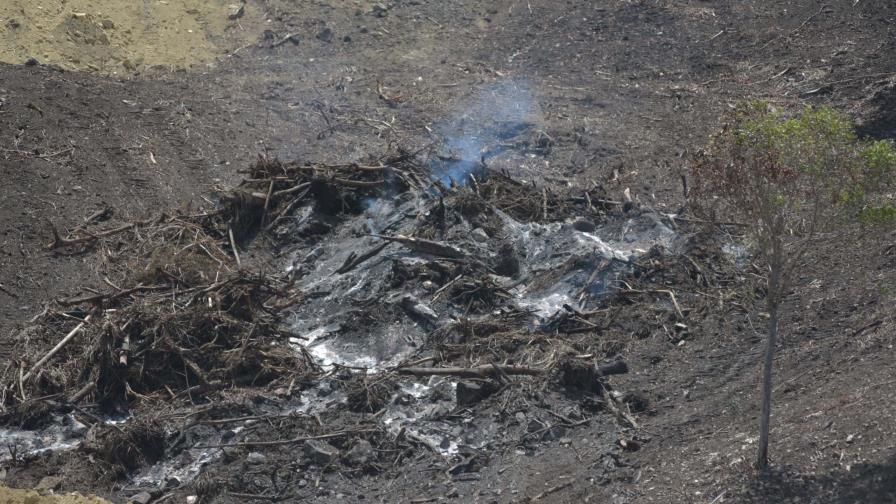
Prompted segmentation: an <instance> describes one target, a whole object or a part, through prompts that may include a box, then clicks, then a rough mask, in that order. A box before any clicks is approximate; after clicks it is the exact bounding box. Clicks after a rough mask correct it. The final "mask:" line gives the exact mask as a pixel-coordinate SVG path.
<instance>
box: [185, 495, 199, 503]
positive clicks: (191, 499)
mask: <svg viewBox="0 0 896 504" xmlns="http://www.w3.org/2000/svg"><path fill="white" fill-rule="evenodd" d="M198 500H199V497H197V496H195V495H188V496H187V504H196V501H198Z"/></svg>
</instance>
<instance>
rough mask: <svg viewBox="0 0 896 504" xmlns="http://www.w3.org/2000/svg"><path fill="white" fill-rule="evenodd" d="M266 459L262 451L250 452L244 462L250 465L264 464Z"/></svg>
mask: <svg viewBox="0 0 896 504" xmlns="http://www.w3.org/2000/svg"><path fill="white" fill-rule="evenodd" d="M267 460H268V458H267V457H265V456H264V454H262V453H258V452H252V453H250V454H249V455H248V456H247V457H246V462H248V463H249V464H252V465H258V464H264V463H265V462H266V461H267Z"/></svg>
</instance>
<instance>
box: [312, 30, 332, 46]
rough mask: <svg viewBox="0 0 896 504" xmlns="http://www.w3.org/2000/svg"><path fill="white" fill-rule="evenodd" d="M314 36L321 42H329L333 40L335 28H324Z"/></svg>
mask: <svg viewBox="0 0 896 504" xmlns="http://www.w3.org/2000/svg"><path fill="white" fill-rule="evenodd" d="M314 38H316V39H317V40H320V41H321V42H326V43H328V44H329V43H330V42H332V41H333V30H331V29H330V28H324V29H323V30H321V31H320V32H318V34H317V35H315V36H314Z"/></svg>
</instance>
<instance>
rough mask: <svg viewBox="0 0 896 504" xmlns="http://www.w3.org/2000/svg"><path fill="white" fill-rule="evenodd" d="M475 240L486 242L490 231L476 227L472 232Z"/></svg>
mask: <svg viewBox="0 0 896 504" xmlns="http://www.w3.org/2000/svg"><path fill="white" fill-rule="evenodd" d="M470 234H471V236H472V237H473V239H474V240H476V241H477V242H479V243H485V242H487V241H488V233H486V232H485V230H484V229H482V228H476V229H474V230H473V232H472V233H470Z"/></svg>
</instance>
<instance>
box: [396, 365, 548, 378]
mask: <svg viewBox="0 0 896 504" xmlns="http://www.w3.org/2000/svg"><path fill="white" fill-rule="evenodd" d="M545 371H546V370H545V369H539V368H530V367H525V366H511V365H506V364H486V365H482V366H476V367H470V368H462V367H441V368H426V367H406V368H399V369H398V373H399V374H408V375H414V376H459V377H461V378H488V377H490V376H501V374H506V375H524V376H538V375H540V374H544V373H545Z"/></svg>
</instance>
